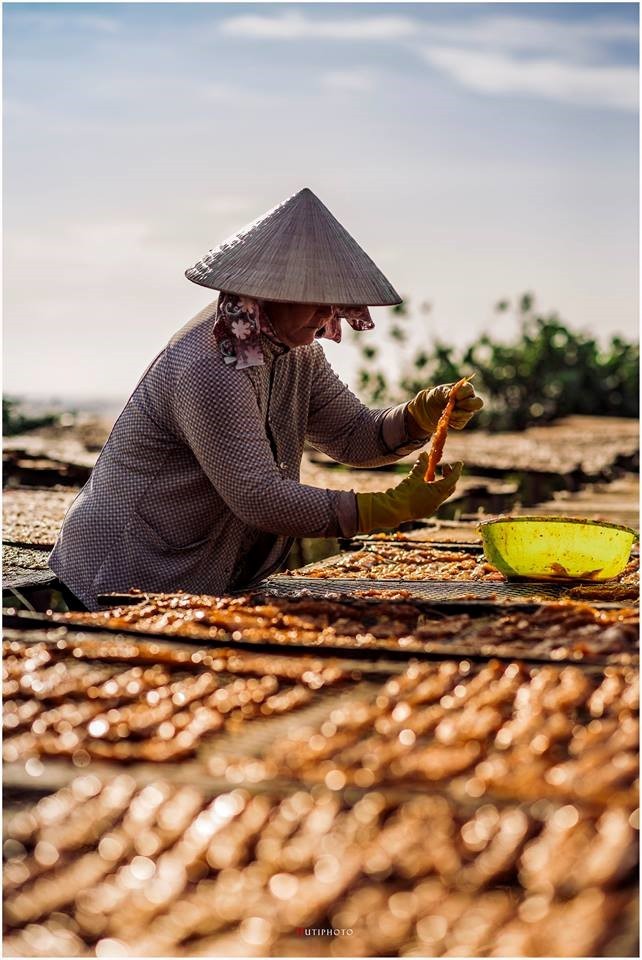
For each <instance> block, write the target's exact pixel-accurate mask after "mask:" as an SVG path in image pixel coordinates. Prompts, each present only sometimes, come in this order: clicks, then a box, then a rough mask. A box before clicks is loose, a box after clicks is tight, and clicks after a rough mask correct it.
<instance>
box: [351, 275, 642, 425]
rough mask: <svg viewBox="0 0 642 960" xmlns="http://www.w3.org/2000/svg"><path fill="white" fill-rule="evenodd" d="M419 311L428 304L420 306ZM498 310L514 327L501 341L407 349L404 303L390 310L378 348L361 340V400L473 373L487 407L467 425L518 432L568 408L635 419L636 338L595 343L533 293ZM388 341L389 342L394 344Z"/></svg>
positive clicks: (390, 398)
mask: <svg viewBox="0 0 642 960" xmlns="http://www.w3.org/2000/svg"><path fill="white" fill-rule="evenodd" d="M421 309H422V311H423V312H427V311H428V310H429V307H428V306H427V305H424V306H423V307H422V308H421ZM495 309H496V311H497V313H498V314H499V315H502V314H506V313H508V312H510V311H511V310H513V311H514V312H515V313H516V314H517V321H518V333H517V335H516V336H515V337H514V338H513V339H512V340H510V341H508V342H505V341H500V340H498V339H495V338H494V337H493V336H491V335H490V334H487V333H484V334H482V335H481V336H479V337H478V338H477V339H476V340H475V341H473V342H472V343H471V344H470V346H468V347H465V348H464V349H457V348H455V347H452V346H449V345H448V344H447V343H445V342H444V341H443V340H441V339H438V338H435V339H434V340H433V345H432V348H431V349H427V350H423V349H422V350H419V351H416V352H414V354H412V353H411V351H410V350H409V348H408V321H409V311H408V304H407V302H404V303H402V304H399V306H397V307H393V308H392V309H391V324H390V327H389V330H388V335H389V337H390V339H391V341H392V345H391V344H387V345H386V347H385V365H384V357H383V355H382V348H378V347H373V346H369V345H367V344H366V345H365V346H361V342H362V341H360V339H358V338H355V340H354V342H355V343H356V344H357V345H358V348H359V351H360V359H361V363H360V368H359V371H358V392H359V394H360V396H361V397H362V399H363V400H364V401H365V402H366V403H370V404H372V405H376V406H382V405H385V404H388V403H396V402H400V401H402V400H406V399H409V398H410V397H411V396H413V395H414V394H415V393H416V392H417V391H418V390H421V389H422V388H423V387H425V386H427V385H430V384H437V383H449V382H451V381H455V380H458V379H459V378H460V377H462V376H464V375H465V374H469V373H472V372H473V371H474V372H475V380H474V385H475V389H476V391H477V392H478V393H480V394H481V395H483V397H484V400H485V407H484V410H483V411H482V413H481V414H480V415H479V416H478V417H475V418H474V420H473V421H472V422H471V427H476V428H482V429H492V430H522V429H524V428H525V427H528V426H532V425H534V424H542V423H549V422H550V421H552V420H555V419H557V418H558V417H563V416H566V415H568V414H591V415H594V416H617V417H637V416H638V415H639V403H638V397H639V353H640V351H639V344H637V343H631V342H628V341H626V340H624V339H623V338H622V337H618V336H614V337H611V339H610V340H609V342H608V343H607V344H606V345H604V346H601V345H600V344H599V343H598V342H597V341H596V340H595V338H594V337H592V336H589V335H587V334H585V333H581V332H575V331H573V330H570V329H569V328H568V327H567V326H566V325H565V324H564V323H563V322H562V321H561V320H560V318H559V316H558V315H557V314H556V313H554V312H553V313H549V314H546V315H543V314H541V313H540V312H539V311H538V310H537V309H536V306H535V300H534V297H533V295H532V294H529V293H526V294H523V295H522V296H521V297H520V299H519V301H518V302H517V303H516V304H515V305H513V304H511V302H510V301H509V300H502V301H500V302H499V303H498V304H497V305H496V308H495ZM393 345H394V346H393ZM391 346H393V349H395V348H396V351H397V359H398V361H399V364H398V366H399V367H400V369H401V375H400V376H399V377H398V378H397V379H396V380H395V381H394V382H393V381H391V379H390V374H389V373H387V372H386V371H387V370H389V369H390V356H391V355H390V349H391Z"/></svg>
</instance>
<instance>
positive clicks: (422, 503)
mask: <svg viewBox="0 0 642 960" xmlns="http://www.w3.org/2000/svg"><path fill="white" fill-rule="evenodd" d="M427 463H428V454H427V453H422V454H421V456H420V457H419V459H418V460H417V462H416V464H415V465H414V467H413V468H412V470H411V472H410V473H409V475H408V476H407V477H406V478H405V480H402V481H401V483H400V484H398V485H397V486H396V487H390V489H389V490H386V491H385V492H384V493H358V494H357V506H358V509H359V530H358V532H359V533H370V532H371V531H372V530H392V529H393V528H394V527H398V526H399V524H400V523H405V522H406V520H420V519H422V518H423V517H430V516H431V515H432V514H433V513H435V512H436V510H437V509H438V508H439V507H440V506H441V504H442V503H443V502H444V500H447V499H448V497H449V496H450V495H451V493H452V492H453V491H454V489H455V487H456V486H457V481H458V480H459V478H460V476H461V471H462V467H463V463H462V462H461V461H458V462H457V463H453V465H452V466H448V464H447V463H442V465H441V469H442V473H443V477H442V478H441V479H440V480H434V481H433V482H432V483H426V481H425V480H424V473H425V472H426V465H427Z"/></svg>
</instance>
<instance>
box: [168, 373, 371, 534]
mask: <svg viewBox="0 0 642 960" xmlns="http://www.w3.org/2000/svg"><path fill="white" fill-rule="evenodd" d="M174 396H175V402H174V416H175V422H176V425H177V428H178V430H179V432H180V433H181V435H182V437H183V439H184V441H185V442H186V443H187V444H188V445H189V447H190V449H191V450H192V452H193V453H194V456H195V457H196V458H197V460H198V461H199V463H200V465H201V467H202V469H203V470H204V472H205V473H206V475H207V476H208V477H209V479H210V481H211V483H212V485H213V486H214V487H215V489H216V490H217V491H218V493H219V494H220V496H221V497H222V498H223V500H224V501H225V503H226V504H227V506H228V507H229V509H230V510H231V511H232V512H233V513H234V514H236V516H237V517H239V518H240V519H241V520H242V521H243V522H244V523H246V524H247V525H248V526H252V527H256V528H258V529H259V530H266V531H267V532H269V533H275V534H281V535H282V536H299V537H332V536H337V535H342V536H353V535H354V533H355V532H356V529H357V522H358V518H357V508H356V500H355V496H354V494H353V493H352V492H350V491H340V490H321V489H317V488H316V487H310V486H306V485H305V484H301V483H297V482H296V481H295V480H289V479H286V478H284V477H283V476H282V475H281V473H280V471H279V468H278V467H277V465H276V463H275V460H274V456H273V454H272V450H271V448H270V443H269V440H268V438H267V435H266V432H265V428H264V426H263V420H262V417H261V412H260V409H259V406H258V402H257V398H256V394H255V392H254V389H253V387H252V384H251V383H250V381H249V379H248V378H247V377H246V376H244V375H243V373H242V372H241V371H238V370H236V369H235V368H232V367H228V366H224V365H223V364H222V363H217V362H216V361H215V360H212V359H210V358H203V359H201V360H198V361H196V362H195V363H193V364H192V365H191V366H190V367H189V368H188V369H187V370H186V371H184V372H183V374H182V376H181V378H180V379H179V381H178V383H177V385H176V388H175V393H174Z"/></svg>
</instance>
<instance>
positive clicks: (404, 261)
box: [3, 3, 638, 401]
mask: <svg viewBox="0 0 642 960" xmlns="http://www.w3.org/2000/svg"><path fill="white" fill-rule="evenodd" d="M3 14H4V17H3V19H4V117H5V125H4V211H5V212H4V270H5V284H4V357H5V374H4V390H5V392H7V393H10V394H31V395H65V396H77V397H79V398H82V397H85V398H88V397H97V396H98V397H108V398H113V399H115V400H116V401H121V400H124V399H126V398H127V396H128V395H129V393H130V392H131V389H132V388H133V387H134V385H135V382H136V380H137V379H138V377H139V375H140V374H141V373H142V371H143V369H144V368H145V366H146V365H147V363H148V361H149V360H151V358H152V357H153V356H154V355H155V354H156V353H157V351H158V350H159V349H160V348H161V347H162V346H163V344H164V343H165V342H166V341H167V340H168V339H169V337H170V336H171V335H172V334H173V333H174V331H175V330H177V329H178V328H180V327H181V326H182V325H183V324H184V323H185V322H186V321H187V320H188V319H189V318H190V317H191V316H193V315H194V314H195V313H196V312H198V311H199V310H200V309H202V308H203V307H204V306H205V305H206V304H207V303H208V302H209V301H210V300H212V299H213V296H214V295H213V294H212V292H211V291H208V290H206V289H205V288H202V287H198V286H196V285H194V284H192V283H190V282H189V281H188V280H186V279H185V277H184V270H185V269H186V267H188V266H190V265H191V264H192V263H194V262H195V261H196V260H198V259H199V258H200V257H201V256H202V254H203V253H204V252H205V251H206V250H207V249H209V248H210V247H212V246H215V245H216V244H218V243H219V242H220V241H221V240H223V239H224V238H226V237H228V236H229V235H230V234H232V233H234V232H235V231H236V230H237V229H239V228H240V227H242V226H243V225H244V224H246V223H247V222H249V221H251V220H253V219H255V218H256V217H257V216H258V215H259V214H261V213H263V212H264V211H265V210H267V209H269V208H270V207H272V206H274V205H275V204H276V203H278V202H279V201H281V200H283V199H285V198H286V197H287V196H290V195H291V194H292V193H294V192H296V191H297V190H299V189H300V188H301V187H304V186H308V187H310V188H311V189H312V190H313V191H314V192H315V193H316V194H317V195H318V196H319V197H320V198H321V200H323V202H324V203H325V204H326V205H327V206H328V207H329V208H330V210H331V211H332V212H333V213H334V214H335V216H336V217H337V218H338V219H339V220H340V221H341V222H342V223H343V225H344V226H345V227H346V228H347V229H348V230H349V231H350V233H351V234H352V235H353V236H354V237H355V238H356V239H357V240H358V242H359V243H361V245H362V246H363V247H364V248H365V250H366V251H367V252H368V253H369V255H370V256H371V257H372V258H373V259H374V260H375V262H376V263H377V264H378V265H379V267H380V268H381V269H382V270H383V271H384V273H385V274H386V275H387V276H388V277H389V279H390V280H391V282H392V283H393V285H394V286H395V287H396V289H397V290H399V291H400V293H401V294H402V295H403V296H404V297H407V298H408V301H409V304H410V308H411V317H412V320H411V328H412V344H421V345H422V346H424V347H425V346H427V345H428V346H429V344H430V342H431V340H432V338H433V337H435V336H437V337H440V338H441V339H445V340H447V341H450V342H452V343H454V344H455V345H460V346H461V345H465V344H466V343H468V342H469V341H470V340H471V339H473V338H475V337H476V336H477V335H478V334H479V333H480V332H482V331H484V330H488V331H490V332H492V333H493V334H494V335H495V336H498V337H506V338H509V337H510V336H511V335H512V334H513V333H514V332H515V327H514V323H515V321H514V320H512V319H511V318H510V317H506V316H505V315H502V318H501V320H500V319H499V318H498V316H497V314H496V313H495V312H494V310H493V306H494V304H495V303H496V302H497V301H498V300H500V299H502V298H511V297H512V298H516V297H517V296H519V295H520V294H521V293H523V292H524V291H527V290H528V291H533V292H534V293H535V295H536V297H537V302H538V303H539V305H540V306H541V308H542V309H544V310H556V311H558V312H559V314H560V316H561V317H562V318H563V319H564V320H565V321H566V322H567V323H568V324H569V325H571V326H572V327H574V328H576V329H583V330H586V331H589V332H591V333H594V334H599V335H600V337H603V338H606V337H608V336H610V335H612V334H614V333H619V334H623V335H625V336H627V337H629V338H637V327H638V303H637V294H638V275H637V264H638V252H637V232H638V224H637V217H638V193H637V189H638V188H637V170H638V155H637V150H638V126H637V124H638V117H637V106H638V104H637V97H638V94H637V91H638V80H637V43H638V7H637V4H635V3H622V4H618V3H589V4H584V3H575V4H562V3H551V4H548V3H542V4H539V3H536V4H528V3H520V4H511V3H496V4H493V3H477V4H464V3H436V4H433V3H411V4H405V3H395V4H388V3H358V4H349V3H319V4H314V3H311V4H306V3H303V4H301V3H261V4H244V3H163V4H156V3H138V4H135V3H132V4H130V3H97V4H91V3H87V4H85V3H81V4H64V3H61V4H58V3H53V4H49V3H47V4H31V3H4V4H3ZM423 302H428V303H430V304H431V310H430V312H429V313H428V314H424V313H419V311H418V310H417V309H416V308H417V307H418V305H419V304H420V303H423ZM373 314H374V317H375V320H379V321H380V323H379V328H378V330H375V331H374V332H373V333H371V334H363V336H364V337H369V338H370V342H371V343H372V344H376V343H381V342H383V341H382V336H383V333H382V331H383V330H384V328H385V320H384V316H385V311H384V310H382V309H379V310H375V311H373ZM324 346H326V351H327V353H328V356H329V357H330V359H331V362H332V363H333V365H334V366H335V368H336V369H337V371H338V372H339V373H340V374H341V376H342V377H343V378H344V379H347V380H348V381H349V382H354V377H355V370H356V365H357V364H356V360H357V358H356V354H355V350H354V348H353V347H352V346H351V345H350V344H349V343H347V342H344V343H342V344H340V345H335V344H328V342H327V341H324Z"/></svg>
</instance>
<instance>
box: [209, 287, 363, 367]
mask: <svg viewBox="0 0 642 960" xmlns="http://www.w3.org/2000/svg"><path fill="white" fill-rule="evenodd" d="M331 310H332V313H331V316H330V319H329V320H328V321H327V322H326V324H325V326H323V327H322V328H321V329H320V330H319V331H318V332H317V334H316V336H317V337H325V338H326V339H327V340H334V342H335V343H340V342H341V320H347V321H348V323H349V324H350V326H351V327H352V329H353V330H372V328H373V327H374V322H373V320H372V317H371V316H370V311H369V310H368V308H367V307H335V306H333V307H332V308H331ZM261 333H265V334H267V335H268V336H271V337H273V338H274V336H275V334H274V330H273V328H272V325H271V324H270V321H269V319H268V317H267V314H266V310H265V302H264V301H262V300H253V299H252V298H251V297H242V296H238V295H237V294H235V293H222V294H221V295H220V296H219V298H218V308H217V311H216V320H215V321H214V337H215V339H216V341H217V343H218V345H219V349H220V351H221V353H222V354H223V359H224V361H225V363H235V364H236V367H237V369H238V370H243V369H245V368H246V367H259V366H261V364H262V363H263V362H264V358H263V351H262V349H261V340H260V338H261Z"/></svg>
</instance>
